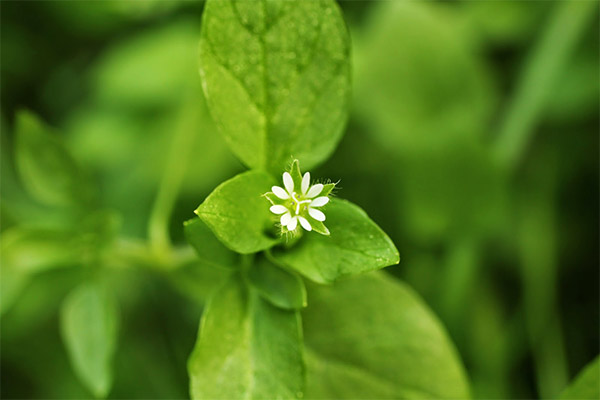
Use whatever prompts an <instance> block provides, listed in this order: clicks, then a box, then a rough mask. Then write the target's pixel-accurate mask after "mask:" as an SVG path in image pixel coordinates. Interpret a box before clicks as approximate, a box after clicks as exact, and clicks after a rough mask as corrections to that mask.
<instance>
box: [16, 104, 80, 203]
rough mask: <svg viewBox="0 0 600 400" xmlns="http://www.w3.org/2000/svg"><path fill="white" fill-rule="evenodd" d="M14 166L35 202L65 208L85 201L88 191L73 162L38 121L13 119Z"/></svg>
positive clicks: (22, 115) (27, 116)
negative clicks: (14, 130) (14, 121)
mask: <svg viewBox="0 0 600 400" xmlns="http://www.w3.org/2000/svg"><path fill="white" fill-rule="evenodd" d="M16 137H17V138H16V163H17V167H18V169H19V173H20V174H21V179H22V180H23V184H24V185H25V186H26V187H27V189H28V190H29V191H30V192H31V194H32V195H34V196H35V197H36V198H37V199H38V200H40V201H42V202H45V203H48V204H51V205H60V206H68V205H72V204H75V203H81V202H83V201H88V200H89V198H90V196H91V188H90V186H89V184H88V182H87V180H86V177H85V176H84V174H83V173H82V172H81V170H80V168H79V166H78V165H77V163H76V161H75V159H74V158H73V157H72V156H71V154H70V153H69V152H68V151H67V149H66V148H65V146H64V145H63V143H62V142H61V141H60V140H58V137H57V136H56V135H55V134H54V133H53V132H52V131H51V129H50V128H49V127H47V126H45V125H44V124H43V123H42V122H41V121H40V120H39V118H38V117H36V116H35V115H33V114H32V113H30V112H27V111H20V112H19V113H18V114H17V117H16Z"/></svg>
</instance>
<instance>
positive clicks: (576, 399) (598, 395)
mask: <svg viewBox="0 0 600 400" xmlns="http://www.w3.org/2000/svg"><path fill="white" fill-rule="evenodd" d="M560 398H561V399H562V400H567V399H572V400H587V399H590V400H592V399H600V358H598V357H596V359H595V360H594V361H592V362H590V363H589V364H588V365H586V366H585V368H583V370H582V371H581V372H580V373H579V374H578V375H577V377H575V379H574V380H573V381H572V382H571V384H570V385H569V386H568V387H567V388H566V389H565V391H564V392H562V394H561V395H560Z"/></svg>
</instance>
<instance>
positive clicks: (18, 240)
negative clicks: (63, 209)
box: [0, 227, 81, 313]
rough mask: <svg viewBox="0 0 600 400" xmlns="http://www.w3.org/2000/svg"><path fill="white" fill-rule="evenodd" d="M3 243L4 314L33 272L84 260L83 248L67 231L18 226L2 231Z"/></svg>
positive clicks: (0, 256)
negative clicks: (82, 256) (82, 258)
mask: <svg viewBox="0 0 600 400" xmlns="http://www.w3.org/2000/svg"><path fill="white" fill-rule="evenodd" d="M0 243H1V245H0V265H2V279H1V280H0V287H1V291H0V293H1V295H0V300H1V305H0V309H1V311H2V313H4V312H5V311H7V310H8V309H9V308H10V306H11V305H12V304H13V303H14V301H15V300H16V299H17V297H18V296H19V294H20V293H21V290H22V289H23V287H24V286H25V285H26V284H27V282H28V281H29V278H30V277H31V276H32V275H33V274H34V273H38V272H41V271H45V270H48V269H51V268H56V267H64V266H71V265H75V264H77V263H78V262H79V261H81V247H80V246H79V243H78V242H77V241H76V238H74V237H73V235H72V234H70V233H68V232H62V231H55V230H48V229H37V228H26V227H15V228H11V229H9V230H7V231H4V232H3V233H2V240H1V242H0Z"/></svg>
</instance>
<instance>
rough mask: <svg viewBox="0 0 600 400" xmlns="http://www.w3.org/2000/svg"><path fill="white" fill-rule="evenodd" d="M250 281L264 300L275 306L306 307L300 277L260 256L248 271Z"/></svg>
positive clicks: (294, 308)
mask: <svg viewBox="0 0 600 400" xmlns="http://www.w3.org/2000/svg"><path fill="white" fill-rule="evenodd" d="M248 278H249V280H250V283H251V284H252V286H254V288H255V289H256V290H257V292H258V294H260V295H261V296H262V297H263V298H264V299H265V300H267V301H269V302H271V303H272V304H273V305H275V306H277V307H281V308H284V309H287V310H297V309H300V308H302V307H306V288H305V287H304V282H303V281H302V279H301V278H300V277H299V276H297V275H296V274H294V273H293V272H289V271H286V270H284V269H282V268H280V267H278V266H276V265H274V264H273V263H272V262H270V261H269V260H268V259H266V258H264V257H262V258H260V259H259V260H258V261H257V262H256V263H255V265H253V266H252V267H251V268H250V270H249V271H248Z"/></svg>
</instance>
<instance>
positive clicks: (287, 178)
mask: <svg viewBox="0 0 600 400" xmlns="http://www.w3.org/2000/svg"><path fill="white" fill-rule="evenodd" d="M283 186H285V189H286V190H287V191H288V193H289V194H292V192H293V191H294V180H293V179H292V176H291V175H290V173H289V172H284V173H283Z"/></svg>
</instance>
